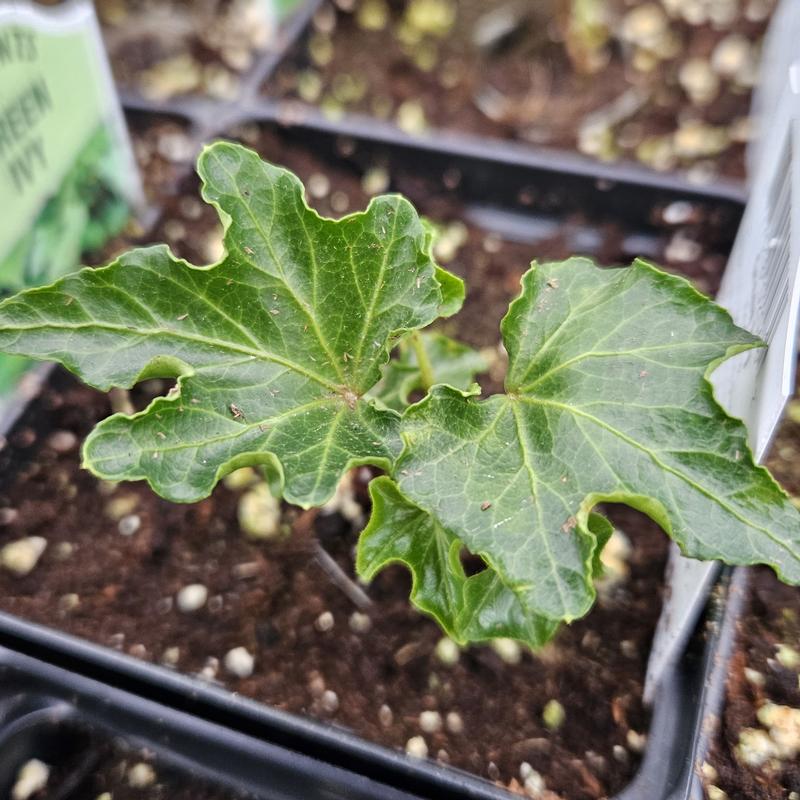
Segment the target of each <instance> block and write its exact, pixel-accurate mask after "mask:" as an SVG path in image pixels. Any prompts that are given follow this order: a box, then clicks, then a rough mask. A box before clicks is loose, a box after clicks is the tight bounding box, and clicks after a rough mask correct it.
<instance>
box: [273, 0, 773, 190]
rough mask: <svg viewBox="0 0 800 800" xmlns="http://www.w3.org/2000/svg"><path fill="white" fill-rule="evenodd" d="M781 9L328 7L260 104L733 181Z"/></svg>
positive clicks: (440, 3)
mask: <svg viewBox="0 0 800 800" xmlns="http://www.w3.org/2000/svg"><path fill="white" fill-rule="evenodd" d="M570 5H571V6H572V7H573V8H575V9H576V12H578V10H579V7H580V6H581V5H582V6H583V8H584V9H590V8H594V9H595V11H596V14H597V18H598V22H599V24H598V25H596V26H591V25H590V26H588V27H581V25H580V21H579V20H576V19H575V18H571V17H570V16H569V14H568V13H566V12H565V9H568V8H569V7H570ZM712 5H715V10H713V11H711V12H709V13H710V16H709V13H706V12H704V11H703V9H704V8H706V9H710V8H711V6H712ZM772 6H773V3H772V0H766V1H765V2H745V1H743V2H739V0H731V2H721V3H717V4H704V3H700V2H680V1H679V0H662V2H650V3H631V2H626V0H603V2H592V0H590V2H588V3H583V4H578V3H574V4H569V3H559V2H556V0H550V1H548V2H540V3H528V4H525V3H515V2H512V1H511V0H488V1H487V0H458V2H455V0H389V2H386V0H355V2H342V1H341V0H336V1H335V2H334V0H324V2H323V4H322V6H321V8H320V10H319V12H318V13H317V16H316V18H315V21H314V25H313V27H312V29H311V30H310V32H309V34H308V35H307V36H306V37H305V38H304V39H303V40H301V41H300V42H299V43H298V44H297V46H296V47H295V48H294V49H293V50H292V51H290V54H289V57H288V58H287V59H286V60H285V61H284V63H283V64H282V66H281V67H280V68H279V70H278V71H277V73H276V74H275V75H274V76H273V77H271V78H270V79H269V81H268V82H267V83H266V84H265V87H264V92H265V93H266V94H268V95H269V96H271V97H275V98H283V99H287V100H292V101H300V102H305V103H310V104H313V105H318V106H319V107H320V108H321V109H322V110H323V111H324V112H325V113H326V114H327V115H328V116H330V117H332V118H336V117H338V116H341V115H342V114H343V113H346V112H358V113H367V114H370V115H374V116H377V117H380V118H384V119H387V120H390V121H392V122H394V123H395V124H397V125H399V126H400V127H401V128H403V129H405V130H406V131H408V132H409V133H413V134H421V133H425V132H426V131H428V130H430V129H441V128H444V129H448V130H457V131H458V132H460V133H472V134H481V135H488V136H492V137H500V138H511V139H518V140H521V141H526V142H530V143H532V144H536V145H545V146H550V147H558V148H565V149H575V148H577V149H579V150H581V151H582V152H584V153H586V154H587V155H590V156H592V157H596V158H600V159H602V160H609V161H613V160H616V159H619V158H627V159H635V160H638V161H641V162H643V163H645V164H647V165H649V166H651V167H654V168H656V169H660V170H672V169H676V168H690V167H691V168H692V170H691V174H692V175H693V177H694V178H695V179H697V180H711V179H712V178H713V176H714V175H715V174H724V175H726V176H729V177H735V178H738V177H741V176H742V175H743V174H744V163H743V154H744V143H745V142H746V141H747V139H748V137H749V136H750V135H751V126H750V122H749V118H748V114H749V103H750V90H751V87H752V85H753V82H754V80H755V77H756V73H757V63H758V57H759V48H760V43H761V39H762V37H763V35H764V31H765V29H766V25H767V23H768V20H769V14H770V12H771V10H772Z"/></svg>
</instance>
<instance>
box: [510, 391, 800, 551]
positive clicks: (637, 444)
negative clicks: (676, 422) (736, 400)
mask: <svg viewBox="0 0 800 800" xmlns="http://www.w3.org/2000/svg"><path fill="white" fill-rule="evenodd" d="M518 399H519V400H521V401H522V402H525V403H530V404H533V405H545V406H550V407H552V408H557V409H560V410H561V411H564V412H566V413H568V414H574V415H575V416H578V417H582V418H584V419H586V420H588V421H589V422H591V423H593V424H595V425H597V426H598V427H600V428H603V429H604V430H606V431H607V432H608V433H610V434H611V435H612V436H616V437H617V438H619V439H621V440H622V441H624V442H625V443H626V444H628V445H630V446H631V447H633V448H635V449H637V450H640V451H641V452H643V453H644V454H645V455H647V456H649V457H650V458H651V459H652V460H653V462H654V463H655V464H657V465H658V466H659V467H660V468H661V469H662V470H664V472H668V473H669V474H671V475H674V476H675V477H676V478H679V479H680V480H682V481H684V483H686V484H688V485H689V486H691V487H692V488H693V489H694V490H695V491H697V492H698V493H699V494H702V495H703V496H704V497H706V498H707V499H708V500H710V501H711V502H713V503H716V504H717V505H719V506H721V507H722V508H723V509H724V510H725V511H726V512H727V513H729V514H730V515H731V516H732V517H733V518H734V519H736V520H738V521H739V522H740V523H741V524H742V525H744V526H745V527H748V528H752V529H753V530H755V531H758V532H760V533H763V534H764V535H765V536H766V537H767V538H768V539H770V540H771V541H772V542H773V543H774V544H776V545H778V546H779V547H780V548H782V549H783V550H785V551H786V552H787V553H788V554H789V555H790V556H791V557H792V559H793V560H795V561H797V562H798V563H800V555H798V554H797V553H795V552H793V551H792V549H791V548H790V547H789V545H788V544H786V543H785V542H783V541H781V540H780V539H779V538H778V537H776V536H775V535H773V533H772V532H771V531H770V529H769V528H765V527H764V526H762V525H757V524H756V523H754V522H751V521H750V520H749V519H747V517H745V516H744V515H742V514H741V513H740V512H739V511H737V510H736V509H734V508H732V507H731V506H730V505H729V504H728V503H726V502H724V501H723V500H722V499H720V498H719V497H717V496H716V495H714V494H712V493H711V492H710V491H709V490H707V489H706V488H704V487H703V486H701V485H700V484H699V483H697V482H696V481H695V480H694V479H693V478H691V477H690V476H688V475H686V474H684V473H683V472H681V471H680V470H678V469H676V468H675V467H672V466H670V465H669V464H666V463H665V462H663V461H662V460H661V459H660V458H659V457H658V455H657V454H656V452H655V451H653V450H650V449H649V448H647V447H646V446H644V445H643V444H642V443H641V442H637V441H636V440H635V439H633V438H632V437H630V436H628V435H626V434H624V433H623V432H622V431H620V430H618V429H616V428H614V427H613V426H612V425H609V424H608V423H607V422H605V421H603V420H601V419H599V418H597V417H595V416H593V415H592V414H587V413H586V412H583V411H581V410H580V409H578V408H577V407H576V406H570V405H566V404H564V403H559V402H557V401H554V400H544V399H542V398H538V397H520V398H518ZM614 474H615V475H616V471H615V472H614Z"/></svg>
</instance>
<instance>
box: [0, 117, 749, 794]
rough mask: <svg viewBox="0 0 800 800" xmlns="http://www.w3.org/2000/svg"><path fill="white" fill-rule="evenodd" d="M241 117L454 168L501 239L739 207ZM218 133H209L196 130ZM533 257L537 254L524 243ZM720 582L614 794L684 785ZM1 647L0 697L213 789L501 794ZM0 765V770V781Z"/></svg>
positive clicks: (179, 687)
mask: <svg viewBox="0 0 800 800" xmlns="http://www.w3.org/2000/svg"><path fill="white" fill-rule="evenodd" d="M247 121H249V122H255V123H258V124H261V125H266V126H268V127H270V128H271V129H273V130H274V131H275V132H276V133H277V134H278V135H279V136H281V137H283V138H284V141H285V142H288V143H291V144H293V145H298V146H302V147H306V148H309V149H311V150H312V151H313V152H314V153H315V155H317V156H323V157H325V158H329V159H331V160H336V161H337V162H338V163H340V164H341V163H345V164H349V165H350V166H351V167H352V169H354V170H358V169H360V168H363V167H364V166H366V165H371V164H374V163H376V160H377V161H378V162H380V163H386V164H388V165H389V167H390V169H391V167H392V166H393V165H403V168H404V169H405V170H406V171H407V172H408V171H411V172H414V173H418V174H420V175H425V176H428V177H430V176H438V177H439V178H441V176H442V175H444V174H448V175H451V176H452V175H455V174H457V175H458V178H459V181H458V193H459V199H460V201H461V202H462V203H463V206H464V213H465V214H466V216H467V218H469V219H472V220H473V221H476V222H478V223H479V224H481V222H482V223H483V224H484V227H487V226H488V227H492V226H494V227H495V228H502V231H501V232H502V233H503V235H504V236H507V237H509V238H512V239H513V238H517V239H518V240H520V241H535V238H536V236H535V232H536V231H542V230H546V229H547V226H548V225H551V224H552V223H553V221H554V220H556V219H558V218H564V217H565V216H570V215H573V214H576V213H578V212H583V213H584V214H585V215H586V216H588V217H589V218H591V219H592V220H594V222H595V223H596V226H597V227H595V228H593V227H592V226H591V225H589V226H586V225H578V226H577V227H576V229H575V231H574V238H575V241H574V250H575V252H585V251H586V250H587V249H591V247H590V245H591V241H592V237H593V236H594V235H595V234H596V232H597V229H598V227H600V226H602V225H603V224H605V223H610V222H613V221H615V220H616V221H623V222H624V223H625V225H626V230H628V231H630V232H631V233H630V234H629V238H630V239H631V241H629V242H626V245H625V248H624V249H625V250H626V252H627V251H630V252H631V254H633V253H638V254H641V255H644V256H648V255H651V254H653V253H654V252H655V251H656V244H657V239H658V236H659V235H661V234H660V233H659V231H658V229H657V228H656V227H655V226H654V224H653V220H652V218H651V216H650V214H651V210H652V209H653V208H654V207H659V206H666V205H667V204H669V203H672V202H674V201H678V200H688V201H690V202H694V203H697V204H705V205H706V206H709V205H710V206H713V207H714V208H715V214H716V216H717V220H716V223H715V228H714V229H715V231H716V232H717V233H716V235H717V236H718V238H719V240H720V241H719V242H717V245H718V247H719V248H723V250H724V251H725V252H727V249H729V248H730V246H731V244H732V242H733V238H734V236H735V232H736V229H737V227H738V223H739V220H740V218H741V213H742V203H741V201H740V198H739V196H738V194H737V193H736V192H734V193H733V194H729V193H727V192H726V191H723V190H722V189H720V190H719V191H716V192H707V191H705V190H701V189H698V188H697V187H692V186H690V185H686V184H683V183H682V182H676V181H674V180H672V179H667V180H664V181H658V180H656V176H653V175H649V176H648V180H647V181H646V182H645V183H644V184H643V183H642V182H639V181H638V180H636V179H635V176H634V174H632V173H630V172H625V171H622V170H618V171H616V172H614V174H613V175H611V174H609V172H608V168H605V167H599V166H598V167H595V166H594V165H590V164H583V163H582V162H581V163H578V162H571V163H570V164H568V165H566V164H564V163H563V162H561V161H559V160H557V159H552V158H549V157H546V158H545V157H543V158H541V159H538V160H537V161H536V163H533V161H531V160H530V159H529V160H528V161H526V162H525V163H519V162H518V161H516V160H515V159H514V157H513V153H512V152H511V151H509V150H508V148H506V147H504V146H498V147H496V148H493V147H490V146H488V145H487V146H486V147H484V148H483V150H482V152H481V153H473V152H466V151H464V150H463V149H459V148H456V149H455V150H448V149H447V148H439V149H437V148H435V147H434V146H433V144H432V143H428V144H426V145H422V146H421V145H419V144H418V143H414V142H408V141H401V140H390V139H389V138H387V137H379V138H378V139H375V138H373V137H371V136H370V135H369V131H367V130H349V131H348V132H347V133H346V134H344V133H343V132H342V131H333V130H325V129H323V127H322V126H319V125H303V124H298V125H292V126H285V125H281V124H280V123H279V122H278V121H276V119H275V118H274V115H273V114H272V113H271V112H269V111H268V110H267V111H264V113H263V114H260V115H257V116H256V117H250V118H249V119H248V120H247ZM221 122H222V120H221ZM229 122H230V119H226V120H225V123H226V124H227V123H229ZM223 133H224V130H219V129H218V130H215V131H209V132H206V133H205V134H204V136H206V137H210V136H212V135H220V134H223ZM343 153H344V155H343ZM633 172H634V173H638V172H640V171H639V170H634V171H633ZM532 188H533V189H535V192H534V194H533V197H534V199H533V200H532V201H530V200H528V201H527V202H526V203H522V202H521V200H520V197H521V195H522V194H525V193H526V192H530V190H531V189H532ZM489 221H490V224H488V222H489ZM587 243H588V244H587ZM531 253H532V255H535V248H534V247H532V250H531ZM734 574H737V575H738V574H739V573H734ZM737 580H738V579H737ZM729 584H730V573H729V572H727V571H726V572H724V574H723V577H722V578H721V579H720V581H719V583H718V584H717V587H716V589H715V591H714V593H713V594H712V597H711V599H710V601H709V606H708V609H707V613H706V615H705V617H704V618H703V619H702V620H701V622H700V623H699V625H698V629H697V631H696V633H695V636H694V637H693V639H692V641H691V643H690V646H689V647H688V649H687V651H686V652H685V654H684V656H683V658H682V659H681V660H680V661H679V662H678V663H677V664H676V665H675V666H674V667H673V668H672V669H671V670H670V671H669V672H668V674H667V677H666V679H665V680H664V681H663V683H662V685H661V687H660V689H659V690H658V692H657V696H656V700H655V703H654V707H653V717H652V724H651V728H650V732H649V735H648V744H647V750H646V753H645V757H644V761H643V764H642V766H641V768H640V771H639V773H638V774H637V776H636V777H635V778H634V780H633V782H632V783H631V785H630V786H629V787H628V788H627V789H625V790H624V791H623V792H622V793H620V794H619V795H618V800H660V799H662V798H663V800H667V798H668V799H669V800H678V798H685V797H688V796H689V794H688V793H689V792H690V791H691V787H692V786H693V785H694V784H695V782H696V778H695V769H696V767H697V766H698V762H702V760H703V757H704V754H705V750H704V748H705V747H707V735H706V732H707V730H708V719H707V718H708V715H709V714H710V713H715V708H714V704H713V702H712V701H715V699H716V702H718V699H719V697H720V696H721V686H722V681H723V679H724V672H725V651H726V647H729V643H730V639H731V631H732V629H733V627H734V623H735V619H736V617H737V615H738V605H737V603H735V602H727V599H728V588H729ZM734 585H736V584H735V583H734ZM0 645H2V646H3V647H6V648H9V649H10V650H14V651H15V652H16V653H18V654H19V655H12V654H11V653H10V652H7V651H0V664H2V665H3V666H2V670H1V671H0V696H5V694H6V693H8V692H7V689H8V687H11V692H10V694H20V693H24V692H26V691H27V692H30V694H31V696H32V697H33V698H34V700H33V701H32V702H34V704H35V703H36V702H39V701H38V700H36V699H35V698H37V697H38V698H45V699H48V698H55V701H56V702H57V704H58V708H60V709H62V710H63V709H64V703H67V707H68V710H64V711H63V713H65V714H67V715H69V714H73V713H74V714H78V715H79V716H80V715H84V717H82V719H87V720H88V721H89V722H90V723H91V725H94V726H97V728H98V729H99V730H105V731H111V732H112V734H113V735H121V736H123V737H125V738H127V739H129V740H131V741H133V742H137V743H138V742H141V743H144V745H146V746H147V747H149V748H152V750H153V752H155V753H156V756H157V757H159V758H162V759H163V760H164V761H165V762H166V763H176V764H181V765H184V766H187V765H188V767H187V768H188V769H190V770H194V769H197V770H199V772H198V774H202V775H204V776H210V777H211V778H212V779H214V780H217V781H218V782H221V783H223V784H224V785H227V786H232V787H240V788H242V787H243V788H246V789H247V790H249V791H252V792H256V793H260V794H261V796H264V797H268V798H272V797H276V798H277V797H280V798H283V797H286V798H289V797H294V798H316V797H320V798H322V797H329V798H340V797H341V798H344V797H347V798H355V799H357V798H362V797H363V798H367V797H375V798H406V799H407V800H412V798H431V799H433V798H436V800H450V799H452V800H456V799H460V800H466V799H467V798H472V799H474V800H503V799H505V800H509V799H510V798H511V797H512V795H510V794H509V793H508V792H506V791H505V790H501V789H498V788H496V787H495V786H493V785H492V784H490V783H489V782H487V781H485V780H482V779H480V778H477V777H474V776H472V775H468V774H466V773H462V772H459V771H457V770H454V769H452V768H449V767H445V766H442V765H439V764H436V763H433V762H421V761H417V760H414V759H411V758H409V757H407V756H406V755H405V754H402V753H399V752H395V751H391V750H389V749H387V748H384V747H381V746H377V745H373V744H370V743H369V742H366V741H364V740H362V739H360V738H357V737H355V736H354V735H352V734H351V733H349V732H348V731H346V730H343V729H338V728H334V727H331V726H326V725H323V724H321V723H318V722H315V721H313V720H310V719H307V718H301V717H298V716H294V715H290V714H286V713H283V712H280V711H277V710H275V709H273V708H270V707H267V706H265V705H262V704H259V703H257V702H254V701H252V700H248V699H244V698H242V697H239V696H237V695H235V694H233V693H231V692H228V691H225V690H224V689H221V688H218V687H216V686H213V685H209V684H206V683H203V682H201V681H199V680H197V679H194V678H190V677H188V676H184V675H181V674H177V673H175V672H172V671H170V670H167V669H165V668H162V667H158V666H154V665H152V664H149V663H144V662H142V661H139V660H136V659H134V658H132V657H130V656H126V655H123V654H120V653H118V652H116V651H113V650H110V649H108V648H105V647H101V646H98V645H94V644H91V643H89V642H87V641H84V640H80V639H77V638H75V637H72V636H69V635H66V634H63V633H61V632H59V631H57V630H54V629H50V628H45V627H42V626H39V625H34V624H31V623H28V622H25V621H24V620H21V619H19V618H16V617H13V616H10V615H8V614H5V613H2V614H0ZM32 659H33V660H32ZM26 681H27V683H26ZM76 719H78V717H76ZM0 735H2V732H0ZM0 752H3V750H2V749H0ZM4 776H5V773H2V772H0V787H2V785H3V784H2V780H5V779H6V778H5V777H4ZM389 787H391V788H389Z"/></svg>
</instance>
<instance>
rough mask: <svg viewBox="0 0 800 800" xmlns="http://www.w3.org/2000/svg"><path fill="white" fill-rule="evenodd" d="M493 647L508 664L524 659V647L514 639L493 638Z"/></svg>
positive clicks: (517, 662)
mask: <svg viewBox="0 0 800 800" xmlns="http://www.w3.org/2000/svg"><path fill="white" fill-rule="evenodd" d="M491 647H492V650H494V651H495V653H497V655H498V656H500V658H501V659H502V660H503V661H505V663H506V664H519V662H520V661H521V660H522V648H521V647H520V646H519V644H518V643H517V642H515V641H514V640H513V639H493V640H492V642H491Z"/></svg>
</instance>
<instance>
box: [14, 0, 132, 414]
mask: <svg viewBox="0 0 800 800" xmlns="http://www.w3.org/2000/svg"><path fill="white" fill-rule="evenodd" d="M140 202H141V189H140V184H139V177H138V173H137V170H136V167H135V164H134V160H133V156H132V153H131V148H130V144H129V141H128V136H127V131H126V129H125V125H124V122H123V119H122V115H121V111H120V106H119V102H118V100H117V97H116V93H115V90H114V85H113V82H112V80H111V74H110V71H109V67H108V63H107V60H106V56H105V51H104V48H103V44H102V39H101V37H100V31H99V28H98V25H97V20H96V17H95V13H94V7H93V5H92V3H91V2H86V1H84V0H73V2H71V3H68V4H66V5H62V6H57V7H54V8H44V7H42V6H34V5H33V4H31V3H22V2H13V0H12V2H5V3H3V4H2V5H0V206H1V207H2V213H0V293H2V294H7V293H10V292H13V291H16V290H19V289H21V288H23V287H26V286H35V285H38V284H43V283H48V282H50V281H52V280H53V279H54V278H56V277H58V276H59V275H61V274H64V273H66V272H69V271H71V270H74V269H75V268H76V267H77V266H78V265H79V263H80V259H81V255H82V253H84V252H87V251H89V250H96V249H98V248H99V247H101V246H102V245H103V244H104V243H105V242H106V241H107V240H108V238H109V237H110V236H112V235H114V234H115V233H117V232H118V231H119V230H120V229H121V228H122V226H123V225H124V224H125V223H126V221H127V220H128V218H129V216H130V211H131V208H132V207H133V206H136V205H138V204H139V203H140ZM24 368H25V362H23V361H21V360H19V359H13V358H10V357H5V356H4V357H2V359H0V402H2V397H3V396H5V395H7V394H8V393H9V392H10V391H11V390H12V389H13V388H14V386H15V385H16V381H17V379H18V378H19V376H20V374H21V373H22V371H23V370H24Z"/></svg>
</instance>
